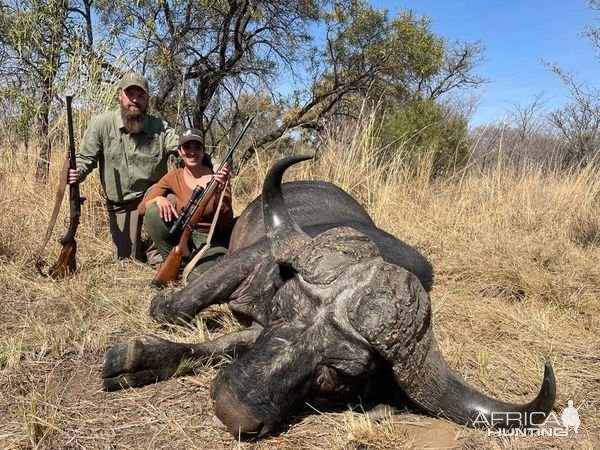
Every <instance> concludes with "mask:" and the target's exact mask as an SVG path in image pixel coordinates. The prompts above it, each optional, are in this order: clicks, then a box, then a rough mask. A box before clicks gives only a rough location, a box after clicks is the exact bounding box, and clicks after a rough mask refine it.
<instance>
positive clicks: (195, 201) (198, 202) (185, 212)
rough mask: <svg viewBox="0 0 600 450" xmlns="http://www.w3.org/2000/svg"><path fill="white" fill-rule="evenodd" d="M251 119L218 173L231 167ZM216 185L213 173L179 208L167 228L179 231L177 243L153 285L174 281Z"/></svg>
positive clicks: (187, 253)
mask: <svg viewBox="0 0 600 450" xmlns="http://www.w3.org/2000/svg"><path fill="white" fill-rule="evenodd" d="M253 119H254V117H250V118H249V119H248V120H247V121H246V124H245V125H244V128H243V129H242V131H241V132H240V134H239V136H238V137H237V139H236V141H235V143H234V144H233V145H232V146H231V147H230V148H229V150H228V151H227V154H226V155H225V157H224V158H223V161H221V164H220V165H219V168H218V169H217V170H216V172H215V173H219V172H220V171H221V170H222V169H223V168H225V167H228V168H229V167H231V160H232V157H233V152H234V151H235V149H236V147H237V146H238V144H239V143H240V140H241V139H242V137H243V136H244V133H246V130H247V129H248V127H249V126H250V124H251V123H252V120H253ZM217 185H218V183H217V181H216V180H215V176H214V175H213V177H212V178H211V179H210V181H209V182H208V183H207V185H206V187H205V188H204V189H203V188H201V187H198V186H197V187H196V188H195V189H194V191H193V193H192V197H191V198H190V200H189V201H188V203H187V204H186V205H185V207H184V208H183V209H182V210H181V214H180V215H179V217H178V219H177V221H176V222H175V223H174V224H173V226H172V227H171V229H170V230H169V233H171V234H177V233H179V232H181V236H180V238H179V242H178V243H177V245H176V246H175V247H173V248H172V249H171V252H170V253H169V254H168V255H167V258H166V259H165V260H164V261H163V262H162V264H161V265H160V267H159V268H158V270H157V271H156V274H155V275H154V278H153V280H152V284H153V285H154V286H157V287H164V286H166V285H167V283H169V282H171V281H175V280H176V279H177V277H178V276H179V269H180V267H181V262H182V260H183V257H184V256H188V255H189V254H190V250H189V248H188V241H189V238H190V236H191V234H192V231H193V230H194V227H195V225H196V224H197V223H198V222H199V221H200V219H201V218H202V216H203V215H204V211H206V207H207V206H208V203H209V202H210V201H211V200H212V198H213V195H214V194H215V192H216V189H217Z"/></svg>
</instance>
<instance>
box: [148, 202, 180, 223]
mask: <svg viewBox="0 0 600 450" xmlns="http://www.w3.org/2000/svg"><path fill="white" fill-rule="evenodd" d="M154 201H155V202H156V206H158V212H159V214H160V217H161V219H163V220H164V221H165V222H171V221H172V220H173V219H174V218H175V219H176V218H177V217H179V215H178V214H177V210H176V209H175V207H174V206H173V203H171V202H170V201H169V200H167V198H166V197H162V196H159V197H156V198H155V199H154Z"/></svg>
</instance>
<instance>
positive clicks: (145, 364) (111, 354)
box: [102, 335, 193, 391]
mask: <svg viewBox="0 0 600 450" xmlns="http://www.w3.org/2000/svg"><path fill="white" fill-rule="evenodd" d="M190 353H193V350H191V348H190V346H188V345H185V344H179V343H175V342H171V341H167V340H166V339H161V338H159V337H157V336H150V335H149V336H145V337H144V338H142V339H136V340H134V341H131V342H129V343H126V344H117V345H114V346H112V347H111V348H110V349H109V350H108V351H107V352H106V355H105V356H104V362H103V363H102V380H103V388H104V389H105V390H106V391H116V390H119V389H124V388H128V387H139V386H145V385H147V384H150V383H156V382H157V381H162V380H166V379H167V378H171V377H172V376H173V375H174V374H175V373H176V372H177V369H178V368H179V366H180V363H181V361H182V360H183V359H184V358H185V357H186V356H188V355H190Z"/></svg>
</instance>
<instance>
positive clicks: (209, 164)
mask: <svg viewBox="0 0 600 450" xmlns="http://www.w3.org/2000/svg"><path fill="white" fill-rule="evenodd" d="M202 165H204V166H206V167H208V168H209V169H210V170H213V162H212V158H211V157H210V155H209V154H208V153H206V152H204V156H203V157H202Z"/></svg>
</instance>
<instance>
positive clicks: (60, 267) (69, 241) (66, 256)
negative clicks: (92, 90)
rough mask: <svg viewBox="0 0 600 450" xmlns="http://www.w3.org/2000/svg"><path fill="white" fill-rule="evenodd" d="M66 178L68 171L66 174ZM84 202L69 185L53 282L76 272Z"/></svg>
mask: <svg viewBox="0 0 600 450" xmlns="http://www.w3.org/2000/svg"><path fill="white" fill-rule="evenodd" d="M72 100H73V97H71V96H67V97H66V103H67V124H68V129H69V154H68V157H69V168H70V169H75V168H77V163H76V160H75V137H74V135H73V134H74V133H73V112H72V109H71V102H72ZM66 176H67V178H68V176H69V174H68V171H67V173H66ZM84 201H85V198H84V197H82V196H81V194H80V191H79V184H71V185H69V216H70V219H69V228H68V229H67V231H66V233H65V234H64V236H63V237H61V238H60V239H59V240H58V242H59V243H60V244H61V245H62V249H61V251H60V255H59V257H58V260H57V261H56V264H54V266H53V267H52V268H51V269H50V271H49V275H50V276H51V277H52V278H54V279H55V280H57V279H60V278H65V277H66V276H67V275H69V274H72V273H74V272H75V270H77V261H76V259H75V255H76V253H77V242H76V241H75V234H76V233H77V228H78V227H79V218H80V216H81V205H82V204H83V202H84Z"/></svg>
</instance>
